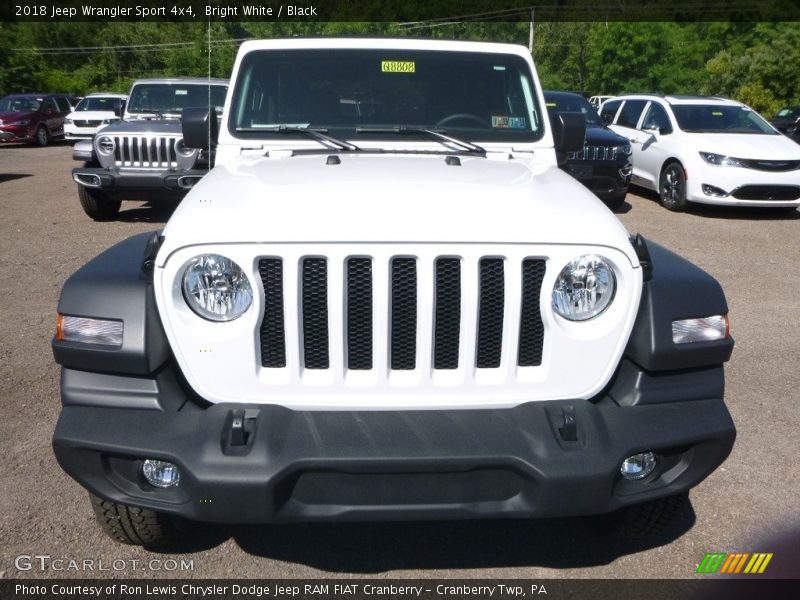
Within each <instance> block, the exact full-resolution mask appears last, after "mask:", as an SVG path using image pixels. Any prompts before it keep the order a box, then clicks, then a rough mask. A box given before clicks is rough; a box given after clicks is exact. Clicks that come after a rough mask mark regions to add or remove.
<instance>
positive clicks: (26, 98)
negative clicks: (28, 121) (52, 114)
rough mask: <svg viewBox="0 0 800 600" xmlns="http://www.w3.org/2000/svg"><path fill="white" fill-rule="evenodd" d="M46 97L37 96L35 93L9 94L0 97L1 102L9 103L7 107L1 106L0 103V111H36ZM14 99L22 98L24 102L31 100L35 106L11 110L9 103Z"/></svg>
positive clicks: (22, 112) (24, 112)
mask: <svg viewBox="0 0 800 600" xmlns="http://www.w3.org/2000/svg"><path fill="white" fill-rule="evenodd" d="M46 99H47V98H46V97H42V96H37V95H35V94H20V95H16V94H9V95H8V96H3V97H0V103H2V102H8V103H9V107H8V108H3V107H2V104H0V112H7V113H19V114H27V113H35V112H38V111H39V110H40V109H41V108H42V105H43V104H44V101H45V100H46ZM14 100H24V101H26V102H31V101H33V102H36V108H26V109H24V110H11V106H10V103H11V102H13V101H14Z"/></svg>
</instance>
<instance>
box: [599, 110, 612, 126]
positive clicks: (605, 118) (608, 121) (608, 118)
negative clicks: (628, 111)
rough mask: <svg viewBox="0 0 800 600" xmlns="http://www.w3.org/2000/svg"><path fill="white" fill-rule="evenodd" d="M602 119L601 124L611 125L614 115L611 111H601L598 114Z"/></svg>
mask: <svg viewBox="0 0 800 600" xmlns="http://www.w3.org/2000/svg"><path fill="white" fill-rule="evenodd" d="M600 118H601V119H602V120H603V125H611V124H612V123H613V122H614V115H613V114H612V113H603V114H602V115H600Z"/></svg>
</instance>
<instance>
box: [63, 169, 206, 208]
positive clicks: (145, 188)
mask: <svg viewBox="0 0 800 600" xmlns="http://www.w3.org/2000/svg"><path fill="white" fill-rule="evenodd" d="M207 173H208V171H207V170H205V169H190V170H184V171H171V170H165V171H159V170H131V169H124V170H121V169H117V168H114V169H104V168H100V167H76V168H74V169H72V179H73V180H74V181H75V183H77V184H78V185H82V186H84V187H88V188H97V189H101V190H103V192H105V193H107V194H108V195H110V196H112V197H120V198H124V199H135V198H139V197H141V198H142V199H147V200H149V199H151V198H152V197H153V196H154V195H156V196H157V195H158V194H159V193H160V194H161V195H167V196H171V197H182V196H183V195H184V194H186V192H187V191H188V190H190V189H191V188H192V187H193V186H194V184H195V183H197V182H198V181H200V179H202V177H203V176H204V175H206V174H207Z"/></svg>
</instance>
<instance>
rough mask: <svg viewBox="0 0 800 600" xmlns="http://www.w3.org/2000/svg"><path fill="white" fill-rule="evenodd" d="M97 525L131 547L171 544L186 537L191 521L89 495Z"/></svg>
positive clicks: (113, 537) (116, 540)
mask: <svg viewBox="0 0 800 600" xmlns="http://www.w3.org/2000/svg"><path fill="white" fill-rule="evenodd" d="M89 498H90V500H91V502H92V509H93V510H94V516H95V518H96V519H97V522H98V524H99V525H100V527H101V528H102V529H103V531H105V532H106V534H107V535H108V536H109V537H110V538H111V539H112V540H114V541H115V542H119V543H120V544H130V545H134V546H172V545H175V544H178V543H179V542H181V541H183V540H185V539H186V537H187V536H188V534H189V532H190V530H191V523H190V522H189V521H187V520H186V519H181V518H179V517H173V516H171V515H166V514H164V513H159V512H156V511H154V510H150V509H148V508H139V507H137V506H128V505H126V504H117V503H116V502H111V501H109V500H103V499H102V498H98V497H97V496H94V495H92V494H89Z"/></svg>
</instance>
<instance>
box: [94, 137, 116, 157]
mask: <svg viewBox="0 0 800 600" xmlns="http://www.w3.org/2000/svg"><path fill="white" fill-rule="evenodd" d="M97 151H98V152H100V153H101V154H111V153H112V152H114V140H112V139H111V138H110V137H108V136H107V135H104V136H103V137H101V138H100V139H98V140H97Z"/></svg>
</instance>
